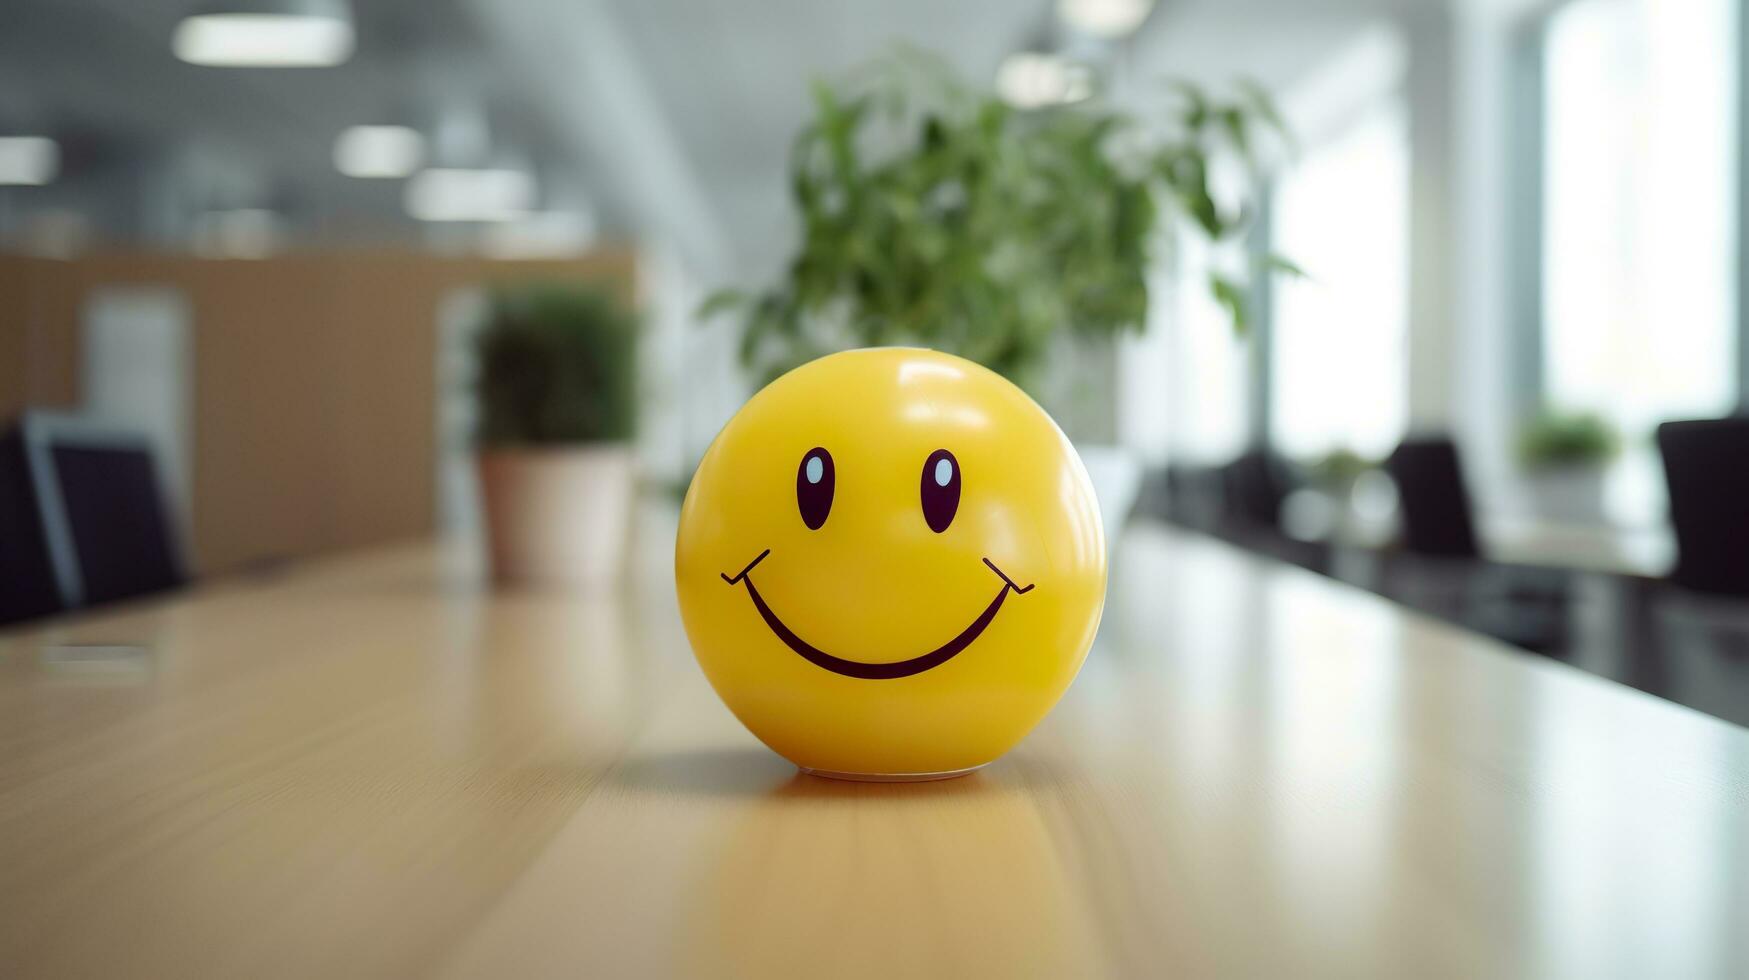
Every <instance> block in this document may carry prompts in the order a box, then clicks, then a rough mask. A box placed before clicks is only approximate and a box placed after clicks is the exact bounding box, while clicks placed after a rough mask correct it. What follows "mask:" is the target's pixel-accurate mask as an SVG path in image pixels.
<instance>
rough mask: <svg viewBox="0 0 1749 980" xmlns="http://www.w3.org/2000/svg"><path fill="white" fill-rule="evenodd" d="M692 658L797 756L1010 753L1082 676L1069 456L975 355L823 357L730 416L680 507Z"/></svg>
mask: <svg viewBox="0 0 1749 980" xmlns="http://www.w3.org/2000/svg"><path fill="white" fill-rule="evenodd" d="M675 574H676V580H677V584H678V588H679V595H680V606H681V614H682V618H683V619H684V620H685V623H686V629H687V634H688V636H689V638H690V639H691V641H692V645H693V650H694V652H695V653H696V654H697V656H698V660H699V663H700V665H701V666H702V667H703V668H704V671H705V674H706V676H707V677H708V678H709V679H710V682H711V684H712V686H714V687H715V688H716V690H717V693H718V694H719V695H720V696H721V697H722V698H723V700H724V702H725V703H726V704H727V705H728V706H729V708H730V710H731V711H733V712H734V713H735V715H736V716H737V717H738V718H740V720H741V721H742V722H743V723H744V724H745V725H746V726H747V727H748V728H749V729H750V730H752V732H753V733H754V734H755V735H756V736H758V737H759V738H760V739H761V740H762V741H764V742H765V743H766V744H767V745H769V746H770V747H771V748H772V749H774V750H775V751H777V752H778V753H779V754H781V755H783V756H785V757H786V758H788V759H790V760H791V761H792V762H795V763H796V764H797V765H799V766H801V767H802V768H804V769H808V770H813V771H819V772H826V773H834V774H847V775H859V776H864V777H882V778H918V777H923V776H931V775H942V774H952V773H957V772H962V771H967V770H970V769H972V768H976V767H977V766H980V765H983V764H984V763H987V762H989V761H991V760H992V759H994V758H996V757H997V756H999V755H1001V754H1002V753H1003V752H1005V751H1007V750H1008V749H1009V748H1010V747H1011V746H1013V745H1014V744H1015V743H1016V742H1018V741H1019V740H1020V738H1021V737H1023V736H1024V735H1025V734H1026V732H1027V731H1029V730H1030V729H1031V728H1032V727H1033V725H1035V724H1036V723H1037V722H1038V721H1039V719H1041V718H1042V717H1043V716H1044V715H1045V713H1046V712H1048V711H1049V710H1050V708H1051V706H1052V705H1053V704H1055V703H1056V701H1057V699H1058V698H1059V697H1061V695H1062V693H1063V691H1064V690H1065V689H1067V687H1068V686H1069V683H1070V682H1071V681H1072V680H1073V679H1074V677H1075V674H1076V672H1077V671H1078V670H1079V669H1080V666H1081V662H1082V660H1083V659H1084V658H1085V657H1086V653H1087V648H1088V646H1089V645H1090V644H1091V642H1092V639H1093V634H1094V632H1095V630H1096V629H1097V627H1098V623H1099V614H1100V609H1101V606H1102V604H1103V601H1104V594H1105V542H1104V538H1103V534H1102V531H1101V529H1100V522H1099V512H1098V507H1097V505H1096V504H1095V502H1094V498H1093V493H1092V489H1091V487H1090V485H1089V484H1088V481H1087V476H1086V473H1085V471H1084V470H1083V469H1082V466H1081V463H1080V460H1079V459H1078V458H1077V457H1076V455H1075V453H1074V450H1073V449H1072V448H1071V447H1070V445H1069V443H1068V441H1067V440H1066V439H1065V438H1064V437H1063V434H1062V433H1061V431H1059V430H1058V429H1057V427H1056V425H1055V423H1053V422H1052V421H1051V419H1050V417H1049V416H1048V415H1046V414H1045V413H1044V411H1043V410H1042V409H1040V408H1039V407H1038V406H1037V405H1036V404H1034V403H1033V402H1032V400H1031V399H1029V398H1027V396H1026V395H1025V394H1024V393H1022V392H1021V391H1020V390H1019V389H1018V388H1016V387H1015V386H1014V385H1012V384H1010V383H1009V382H1007V381H1005V380H1003V379H1002V378H1001V377H999V376H997V375H995V374H994V373H992V372H990V371H988V370H986V369H984V368H982V367H979V366H978V365H976V364H973V363H971V362H969V361H965V360H962V359H960V358H956V357H951V356H948V355H945V354H939V353H935V352H933V351H925V350H912V349H896V348H881V349H870V350H858V351H849V352H846V353H842V354H835V355H832V356H830V357H825V358H821V359H820V360H817V361H814V362H812V363H810V364H807V365H804V366H803V367H801V368H798V369H796V370H795V371H792V372H790V373H789V374H786V375H784V376H783V377H782V378H779V379H778V380H777V381H775V382H773V383H772V384H771V385H769V386H768V387H766V388H765V389H764V390H763V391H761V392H760V393H759V394H757V395H755V396H754V397H753V399H752V400H751V401H749V402H748V403H747V405H746V406H745V407H743V408H742V409H741V411H740V412H739V413H737V414H736V415H735V417H734V418H733V419H731V420H730V421H729V424H728V425H727V426H725V427H724V429H723V431H722V433H721V434H719V435H718V437H717V439H716V441H715V442H714V443H712V445H711V448H710V449H709V451H707V452H706V454H705V457H704V460H703V461H702V462H701V463H700V465H699V469H698V472H697V473H696V474H695V475H694V477H693V481H692V486H691V488H690V489H689V490H688V492H687V496H686V502H685V504H684V506H683V508H682V512H681V520H680V533H679V537H678V540H677V543H676V553H675Z"/></svg>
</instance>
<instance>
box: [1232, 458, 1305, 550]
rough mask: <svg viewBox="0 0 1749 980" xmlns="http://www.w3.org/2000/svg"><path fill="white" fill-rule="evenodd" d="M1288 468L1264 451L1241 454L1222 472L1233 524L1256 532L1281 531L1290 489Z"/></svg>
mask: <svg viewBox="0 0 1749 980" xmlns="http://www.w3.org/2000/svg"><path fill="white" fill-rule="evenodd" d="M1284 469H1285V467H1284V466H1283V464H1282V463H1281V461H1280V460H1278V459H1276V458H1275V456H1273V455H1272V454H1270V453H1268V452H1265V451H1264V450H1261V449H1250V450H1246V451H1245V452H1243V453H1240V454H1239V455H1238V456H1237V457H1235V458H1234V459H1233V461H1232V462H1230V463H1228V464H1227V465H1226V467H1225V468H1224V469H1223V470H1222V472H1221V477H1222V481H1223V489H1224V490H1225V496H1226V505H1225V507H1224V512H1225V514H1226V515H1227V517H1228V518H1229V519H1230V520H1233V521H1237V522H1239V523H1241V524H1244V525H1247V526H1249V527H1252V528H1262V529H1267V530H1270V531H1280V530H1281V505H1282V502H1283V501H1285V500H1286V499H1287V495H1288V491H1289V487H1288V480H1287V476H1286V474H1285V473H1284Z"/></svg>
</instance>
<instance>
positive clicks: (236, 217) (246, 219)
mask: <svg viewBox="0 0 1749 980" xmlns="http://www.w3.org/2000/svg"><path fill="white" fill-rule="evenodd" d="M191 231H192V234H191V237H192V238H193V240H194V243H193V244H194V252H195V254H196V255H200V256H202V257H205V258H212V259H264V258H267V257H268V256H269V255H272V254H273V253H274V252H275V251H276V250H278V248H279V244H280V240H281V238H282V237H283V223H282V222H281V220H280V217H279V214H278V212H275V211H271V210H268V209H267V208H231V209H229V210H223V211H208V212H206V213H205V214H202V215H199V216H197V217H196V218H195V219H194V226H193V228H192V229H191Z"/></svg>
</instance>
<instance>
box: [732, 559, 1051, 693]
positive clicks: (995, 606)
mask: <svg viewBox="0 0 1749 980" xmlns="http://www.w3.org/2000/svg"><path fill="white" fill-rule="evenodd" d="M769 554H771V549H770V548H767V549H765V550H764V551H761V552H760V553H759V557H757V558H755V559H753V560H752V561H750V562H748V563H747V567H746V568H743V569H741V570H740V571H739V572H737V573H736V574H735V576H734V577H733V578H731V577H729V575H728V573H726V572H725V573H722V577H723V581H725V582H727V583H729V584H730V585H745V586H746V587H747V597H748V598H750V599H752V600H753V608H755V609H757V610H759V616H760V618H761V619H764V620H765V625H766V626H768V627H770V628H771V631H772V632H773V633H775V634H777V638H778V639H780V640H782V641H783V642H784V644H785V645H786V646H788V647H789V648H790V649H791V650H794V651H795V652H796V653H799V654H801V656H802V659H804V660H806V661H808V662H809V663H811V664H813V665H814V666H816V667H822V668H824V669H826V670H829V671H831V672H832V673H834V674H843V675H844V676H845V677H858V678H862V679H863V680H887V679H891V678H895V677H910V676H911V675H913V674H921V673H923V672H924V671H926V670H930V669H933V668H935V667H940V666H941V665H942V664H944V663H947V662H948V661H949V660H952V659H953V658H954V657H956V656H958V655H959V653H960V651H961V650H964V649H965V648H966V647H968V646H971V645H972V641H973V640H976V639H977V638H978V637H979V636H980V635H981V634H982V633H983V632H984V628H985V627H987V626H989V625H990V623H991V622H992V621H993V620H994V619H995V618H996V613H997V612H998V611H999V610H1001V608H1002V600H1004V599H1006V598H1008V593H1010V592H1012V593H1014V594H1015V595H1025V594H1027V593H1028V592H1031V591H1032V589H1033V587H1032V586H1031V585H1026V586H1021V585H1015V584H1014V580H1013V579H1011V578H1009V577H1008V576H1007V575H1005V574H1003V572H1002V569H1000V568H997V567H996V563H995V562H993V561H991V560H990V559H988V558H986V559H984V564H986V565H988V566H990V571H992V572H995V573H996V577H997V578H999V579H1001V580H1002V588H1001V590H999V591H998V592H997V593H996V598H994V599H991V600H990V604H989V605H988V606H985V607H984V611H983V612H982V613H980V614H979V615H978V618H977V619H975V620H973V621H972V624H971V625H970V626H967V627H966V628H965V629H963V630H960V632H959V635H958V636H956V637H954V638H953V639H951V640H948V641H947V642H946V643H943V644H942V645H941V646H938V647H936V648H935V649H933V650H931V651H929V652H928V653H925V654H922V655H921V656H916V657H912V658H911V659H909V660H899V661H895V662H893V663H884V664H870V663H863V662H862V661H860V660H845V659H844V658H843V657H834V656H832V655H831V654H829V653H827V652H826V651H824V650H821V649H820V648H819V647H816V646H814V645H813V644H811V643H809V642H808V641H806V640H804V639H802V638H801V637H799V636H797V635H796V634H795V631H794V630H792V629H790V628H789V627H788V626H785V625H784V622H783V620H781V619H779V618H777V613H774V612H772V611H771V607H770V606H768V605H766V604H765V599H764V597H762V596H760V594H759V590H758V589H757V588H755V587H754V586H753V577H752V575H751V573H752V571H753V568H754V566H756V565H758V564H759V563H760V562H762V561H764V560H765V558H766V556H767V555H769Z"/></svg>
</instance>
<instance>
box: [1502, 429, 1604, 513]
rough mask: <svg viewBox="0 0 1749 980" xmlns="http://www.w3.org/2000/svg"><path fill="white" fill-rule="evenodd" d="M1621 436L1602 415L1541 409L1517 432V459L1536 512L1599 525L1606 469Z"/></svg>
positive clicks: (1602, 511)
mask: <svg viewBox="0 0 1749 980" xmlns="http://www.w3.org/2000/svg"><path fill="white" fill-rule="evenodd" d="M1620 448H1621V440H1620V438H1619V436H1618V435H1617V433H1616V431H1615V429H1614V427H1612V426H1611V425H1610V424H1609V423H1608V422H1607V421H1605V420H1604V419H1603V418H1602V417H1601V416H1598V415H1596V414H1593V413H1589V412H1559V411H1550V412H1544V413H1541V414H1539V415H1537V416H1536V417H1535V418H1532V419H1531V420H1530V421H1529V422H1527V423H1525V425H1524V427H1523V428H1522V429H1520V430H1519V433H1518V458H1519V462H1520V463H1521V464H1522V466H1523V468H1524V471H1525V476H1526V489H1527V491H1528V495H1529V499H1530V500H1531V502H1532V507H1533V509H1534V510H1535V512H1536V514H1537V516H1539V517H1542V518H1545V519H1548V520H1552V521H1559V522H1562V523H1569V524H1602V523H1604V522H1605V515H1604V505H1603V477H1604V470H1605V469H1606V468H1607V467H1608V465H1609V462H1610V461H1611V460H1613V459H1614V458H1615V456H1616V454H1617V453H1618V452H1619V451H1620Z"/></svg>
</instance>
